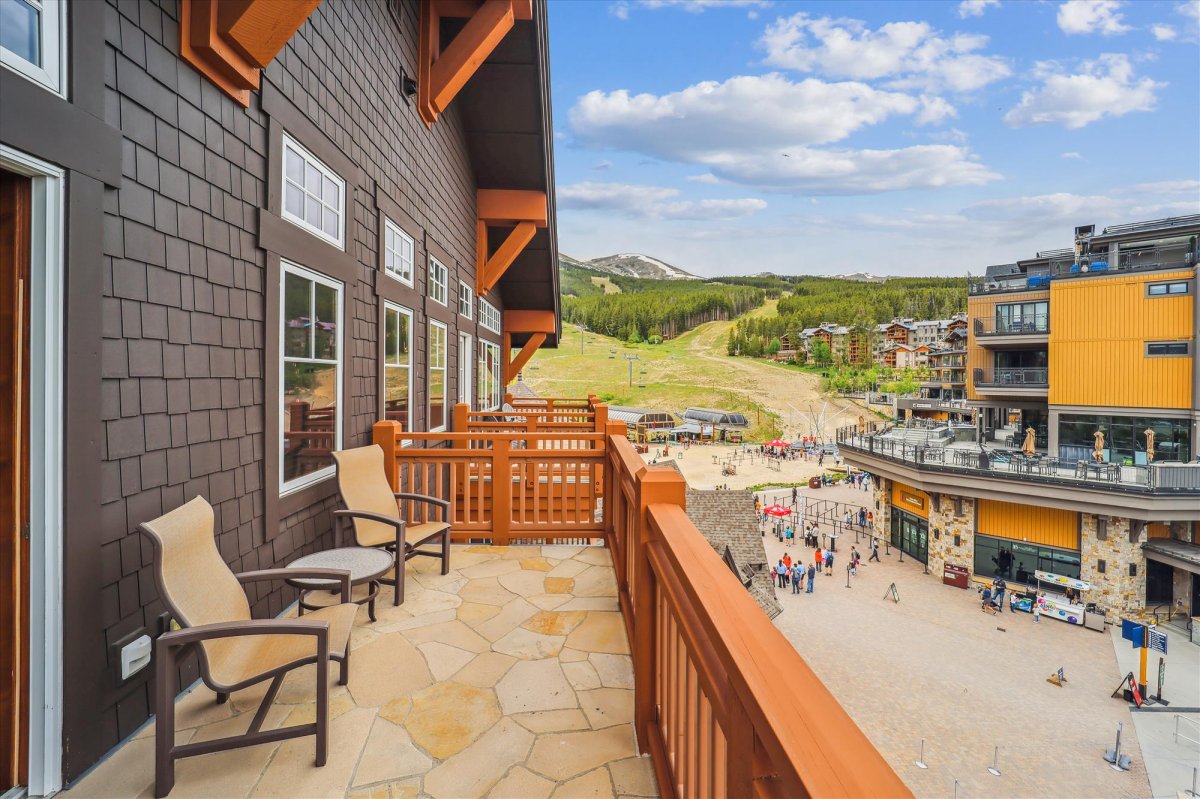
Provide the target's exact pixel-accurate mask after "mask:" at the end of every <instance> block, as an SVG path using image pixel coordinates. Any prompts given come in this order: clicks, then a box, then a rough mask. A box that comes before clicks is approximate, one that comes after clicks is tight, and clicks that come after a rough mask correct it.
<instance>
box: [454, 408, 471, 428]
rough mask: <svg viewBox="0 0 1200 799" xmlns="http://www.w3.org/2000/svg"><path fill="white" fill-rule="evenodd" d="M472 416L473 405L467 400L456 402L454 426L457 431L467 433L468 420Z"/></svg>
mask: <svg viewBox="0 0 1200 799" xmlns="http://www.w3.org/2000/svg"><path fill="white" fill-rule="evenodd" d="M470 416H471V406H470V405H468V404H466V403H465V402H457V403H455V404H454V422H453V424H454V427H453V430H454V432H456V433H465V432H467V430H468V420H469V419H470Z"/></svg>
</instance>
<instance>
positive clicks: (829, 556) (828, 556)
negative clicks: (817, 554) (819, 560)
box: [825, 549, 833, 577]
mask: <svg viewBox="0 0 1200 799" xmlns="http://www.w3.org/2000/svg"><path fill="white" fill-rule="evenodd" d="M825 576H826V577H832V576H833V550H832V549H831V550H829V551H828V552H826V553H825Z"/></svg>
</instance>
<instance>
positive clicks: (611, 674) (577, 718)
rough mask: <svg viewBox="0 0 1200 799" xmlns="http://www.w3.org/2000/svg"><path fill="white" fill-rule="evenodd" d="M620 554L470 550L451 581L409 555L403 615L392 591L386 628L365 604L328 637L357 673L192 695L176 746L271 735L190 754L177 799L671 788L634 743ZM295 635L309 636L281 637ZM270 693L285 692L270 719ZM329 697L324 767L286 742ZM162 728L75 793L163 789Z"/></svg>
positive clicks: (314, 720) (177, 721)
mask: <svg viewBox="0 0 1200 799" xmlns="http://www.w3.org/2000/svg"><path fill="white" fill-rule="evenodd" d="M610 555H611V553H610V551H609V550H608V549H606V548H604V547H599V546H591V547H581V546H513V547H492V546H469V545H456V546H454V547H453V548H452V551H451V555H450V559H451V564H452V566H453V568H452V569H451V570H450V571H448V572H447V573H444V574H443V573H442V570H441V563H440V562H439V561H437V560H434V559H429V558H420V559H416V560H413V561H410V562H409V564H408V565H407V571H408V579H407V589H406V599H405V601H404V603H403V604H402V605H400V606H398V607H397V606H394V605H393V603H392V601H391V596H390V593H391V591H392V589H391V588H390V587H384V588H383V589H382V594H381V599H382V600H383V601H381V602H380V609H379V612H378V621H375V622H371V621H370V620H369V618H368V615H367V612H366V608H357V611H358V612H357V614H356V615H355V614H354V613H353V611H351V615H350V617H349V618H350V622H349V623H347V624H346V625H345V626H344V627H342V626H341V625H340V624H339V625H338V631H337V634H336V635H335V634H332V631H331V635H330V638H329V651H330V652H333V651H334V650H335V649H345V648H346V643H345V642H346V639H347V636H348V639H349V648H348V651H347V654H348V655H351V656H352V658H349V659H352V660H353V662H354V668H353V671H351V672H350V673H349V675H348V676H349V679H348V680H347V681H345V682H341V681H339V680H337V679H336V678H335V677H333V676H332V675H331V676H330V678H329V679H328V680H324V681H322V680H321V679H320V678H319V676H318V673H317V667H316V666H314V665H311V664H309V665H300V666H298V667H297V668H295V669H294V670H292V671H290V672H289V673H288V674H287V676H286V677H285V678H282V679H281V680H280V682H279V683H278V684H276V683H272V684H271V686H270V687H266V683H264V682H259V683H257V684H255V685H251V686H248V687H245V688H242V689H238V690H234V691H232V693H231V694H230V695H229V697H228V700H227V701H222V700H221V697H220V696H219V695H217V694H215V693H214V692H213V691H212V690H211V689H210V688H208V687H205V686H203V685H197V686H196V687H194V688H193V689H192V690H191V691H190V692H189V693H187V694H186V695H184V696H183V697H181V698H180V699H179V700H178V703H177V704H176V705H175V706H174V716H175V718H174V728H175V748H176V750H180V749H182V750H184V752H188V748H189V747H190V748H191V751H194V752H196V753H197V754H199V753H201V752H213V751H216V750H217V749H218V747H217V746H216V745H215V744H216V743H219V742H220V740H221V739H224V738H226V737H227V736H230V735H236V734H237V733H238V732H240V731H243V730H245V729H246V728H247V727H248V726H250V725H252V724H253V723H255V722H256V723H257V725H258V726H259V727H260V728H261V731H259V732H258V733H257V737H256V738H254V739H252V740H250V741H248V742H247V743H255V744H258V745H255V746H251V747H248V748H243V749H239V750H237V751H236V752H218V753H216V754H207V755H205V756H203V757H189V758H187V759H186V760H180V761H179V762H178V765H177V766H176V767H175V786H174V790H173V791H172V792H171V796H172V797H183V796H206V797H217V796H220V797H243V796H288V797H299V796H304V797H324V796H336V797H342V796H373V797H374V796H383V797H386V796H391V797H408V796H413V797H415V796H430V797H434V799H459V797H466V796H476V797H478V796H489V795H490V796H520V797H531V798H532V797H550V796H551V795H558V796H600V797H609V796H617V795H620V796H636V797H647V796H657V795H658V793H657V789H656V787H655V779H654V771H653V765H652V763H651V760H650V758H648V757H642V756H639V755H638V751H637V747H636V745H635V741H634V733H633V724H632V722H633V707H634V703H633V688H634V680H633V666H632V660H631V658H630V649H629V641H628V639H627V637H626V634H625V626H624V624H622V621H621V614H620V611H619V607H618V603H617V586H616V580H615V575H614V571H613V567H612V562H611V557H610ZM342 607H346V606H344V605H338V606H335V608H334V610H333V611H326V613H328V612H337V613H339V614H342V611H340V610H337V608H342ZM349 607H350V608H352V609H353V608H355V606H354V605H350V606H349ZM325 617H326V616H325V615H323V614H322V613H321V612H318V613H306V614H305V615H304V617H303V620H304V621H298V620H296V619H294V618H288V619H280V620H277V621H272V622H250V624H254V625H267V624H271V625H276V626H278V627H280V628H285V627H296V626H298V625H300V624H304V623H305V622H306V621H307V620H310V619H319V618H325ZM256 637H259V638H261V637H263V636H256ZM288 637H290V638H292V639H296V638H297V636H295V635H292V636H287V637H285V636H279V635H275V636H272V638H274V639H284V640H286V638H288ZM335 639H336V640H335ZM243 640H249V638H247V639H243ZM300 640H302V639H300ZM298 645H300V646H302V645H303V644H302V643H301V644H298ZM214 665H215V661H214ZM334 671H336V669H335V670H334ZM218 673H220V672H218ZM322 693H327V695H328V696H327V698H324V697H322ZM264 698H265V699H267V700H271V699H273V702H272V701H266V702H265V704H266V705H267V706H268V707H267V709H266V710H265V711H263V710H261V709H259V705H260V703H262V702H263V701H264ZM325 703H327V707H328V714H329V721H328V733H327V743H324V744H318V746H327V747H328V757H327V759H325V760H324V765H323V766H322V767H320V768H318V767H317V766H316V765H314V742H313V739H312V737H308V738H300V739H297V740H286V741H285V740H281V739H282V738H283V737H284V733H286V731H287V730H288V729H291V728H299V729H301V730H309V732H308V735H310V736H311V735H312V728H314V726H315V725H319V724H321V723H322V718H323V711H322V705H323V704H325ZM160 718H162V716H160ZM160 723H161V722H160ZM156 732H157V730H156V728H155V726H154V724H153V723H151V724H150V725H148V726H147V727H146V728H145V729H144V730H142V731H141V732H140V733H139V734H138V735H137V736H136V738H135V739H134V740H133V741H131V742H130V743H129V744H127V745H126V746H125V747H124V748H122V749H121V750H120V751H118V752H117V753H116V754H115V755H114V756H113V757H112V758H111V759H109V760H108V761H106V762H104V763H102V764H101V765H100V766H99V767H98V768H97V769H96V770H95V771H94V772H93V773H92V774H90V775H88V776H87V777H86V778H84V779H83V780H82V781H80V782H79V783H78V784H77V785H76V786H74V787H73V788H72V789H71V790H69V791H67V792H66V793H65V794H64V795H65V796H66V797H70V798H72V799H73V798H75V797H115V796H124V797H134V796H143V795H149V791H150V790H152V783H153V781H154V754H153V753H154V747H153V741H154V737H155V733H156ZM220 748H225V747H220ZM167 787H169V786H168V785H160V792H161V791H162V789H163V788H167ZM556 791H557V792H558V793H557V794H556V793H555V792H556ZM389 792H390V793H389Z"/></svg>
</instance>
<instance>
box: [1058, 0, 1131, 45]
mask: <svg viewBox="0 0 1200 799" xmlns="http://www.w3.org/2000/svg"><path fill="white" fill-rule="evenodd" d="M1122 5H1123V4H1122V3H1121V2H1119V0H1067V2H1065V3H1063V4H1062V5H1061V6H1059V7H1058V27H1059V28H1061V29H1062V32H1063V33H1065V34H1067V35H1075V34H1085V33H1099V34H1101V35H1103V36H1116V35H1117V34H1120V33H1125V32H1126V31H1128V30H1130V27H1129V26H1128V25H1126V24H1125V23H1124V22H1123V21H1122V20H1123V17H1122V15H1121V11H1120V9H1121V6H1122Z"/></svg>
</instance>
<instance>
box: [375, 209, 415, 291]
mask: <svg viewBox="0 0 1200 799" xmlns="http://www.w3.org/2000/svg"><path fill="white" fill-rule="evenodd" d="M415 251H416V243H415V242H414V241H413V237H412V236H410V235H408V234H407V233H405V232H404V231H403V230H401V229H400V226H399V225H397V224H396V223H395V222H393V221H392V220H390V219H386V218H385V219H384V223H383V271H384V272H385V273H387V274H389V275H391V276H392V277H394V278H396V279H397V280H399V281H400V282H401V283H404V284H405V285H408V286H411V285H412V284H413V253H414V252H415Z"/></svg>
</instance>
